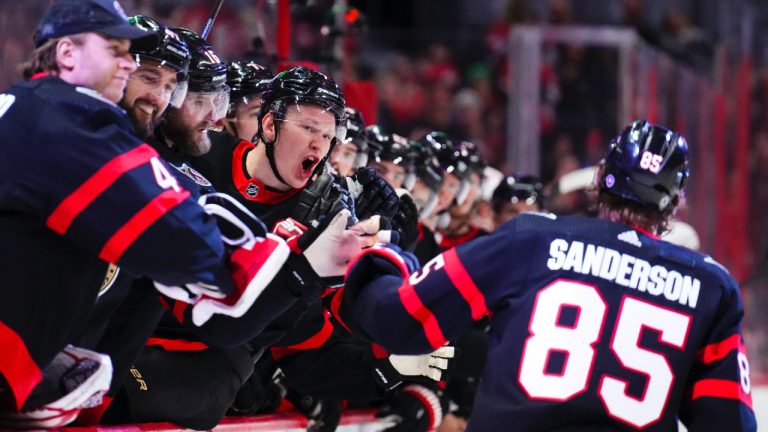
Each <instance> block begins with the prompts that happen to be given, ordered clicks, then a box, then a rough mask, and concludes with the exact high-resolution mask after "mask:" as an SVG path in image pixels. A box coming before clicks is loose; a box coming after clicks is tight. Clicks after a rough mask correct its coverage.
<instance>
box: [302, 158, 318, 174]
mask: <svg viewBox="0 0 768 432" xmlns="http://www.w3.org/2000/svg"><path fill="white" fill-rule="evenodd" d="M316 163H317V158H316V157H314V156H309V157H308V158H306V159H304V160H303V161H301V168H302V169H303V170H304V171H305V172H306V171H311V170H312V168H314V167H315V164H316Z"/></svg>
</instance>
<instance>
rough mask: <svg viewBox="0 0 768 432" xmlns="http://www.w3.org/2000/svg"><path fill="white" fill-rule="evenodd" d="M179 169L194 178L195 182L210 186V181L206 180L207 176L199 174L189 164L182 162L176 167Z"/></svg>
mask: <svg viewBox="0 0 768 432" xmlns="http://www.w3.org/2000/svg"><path fill="white" fill-rule="evenodd" d="M178 169H179V171H181V172H183V173H184V175H186V176H187V177H189V178H191V179H192V180H194V182H195V183H197V184H199V185H200V186H203V187H211V186H212V185H211V182H210V181H208V179H207V178H205V176H204V175H202V174H200V173H199V172H198V171H197V170H196V169H194V168H192V167H191V166H189V165H187V164H186V163H184V164H182V165H181V166H180V167H178Z"/></svg>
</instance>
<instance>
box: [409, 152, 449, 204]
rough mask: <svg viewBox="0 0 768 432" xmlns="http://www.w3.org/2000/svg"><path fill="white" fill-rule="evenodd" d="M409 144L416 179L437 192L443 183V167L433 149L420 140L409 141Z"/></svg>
mask: <svg viewBox="0 0 768 432" xmlns="http://www.w3.org/2000/svg"><path fill="white" fill-rule="evenodd" d="M409 145H410V150H411V155H412V156H411V157H412V159H413V165H414V167H415V170H414V172H415V175H416V179H418V180H420V181H421V182H422V183H424V184H425V185H426V186H427V187H428V188H429V189H430V190H432V191H433V192H435V193H439V192H440V187H441V186H442V185H443V169H442V167H441V166H440V162H439V161H438V160H437V157H436V156H435V153H434V151H432V148H431V147H428V146H425V145H424V143H423V142H421V141H410V142H409Z"/></svg>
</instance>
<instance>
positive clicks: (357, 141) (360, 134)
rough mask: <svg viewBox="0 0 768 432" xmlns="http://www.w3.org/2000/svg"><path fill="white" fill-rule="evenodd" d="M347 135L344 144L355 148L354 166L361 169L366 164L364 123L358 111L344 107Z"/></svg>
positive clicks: (366, 142)
mask: <svg viewBox="0 0 768 432" xmlns="http://www.w3.org/2000/svg"><path fill="white" fill-rule="evenodd" d="M344 111H345V113H346V117H347V133H346V136H345V137H344V143H350V144H352V145H354V146H355V147H357V156H356V157H355V162H354V166H355V167H356V168H357V167H363V166H365V165H366V164H367V163H368V139H367V137H366V135H365V121H364V120H363V115H362V114H361V113H360V111H358V110H356V109H354V108H351V107H346V108H345V110H344Z"/></svg>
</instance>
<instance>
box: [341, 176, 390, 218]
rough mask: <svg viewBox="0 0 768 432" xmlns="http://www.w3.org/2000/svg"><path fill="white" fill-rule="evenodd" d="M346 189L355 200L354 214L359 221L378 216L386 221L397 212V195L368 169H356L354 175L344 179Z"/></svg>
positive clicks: (387, 184)
mask: <svg viewBox="0 0 768 432" xmlns="http://www.w3.org/2000/svg"><path fill="white" fill-rule="evenodd" d="M345 179H346V181H347V188H348V189H349V192H350V194H351V195H352V196H353V197H354V199H355V213H356V214H357V218H358V219H360V220H363V219H368V218H369V217H371V216H373V215H380V216H381V217H382V218H384V219H386V220H387V221H388V220H390V219H392V216H393V215H394V214H395V212H396V211H397V202H398V201H399V199H398V198H397V193H396V192H395V188H393V187H392V186H391V185H390V184H389V183H387V181H386V180H384V179H383V178H382V177H381V175H379V173H378V172H377V171H376V170H375V169H373V168H368V167H362V168H358V169H357V172H355V175H353V176H352V177H345Z"/></svg>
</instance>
